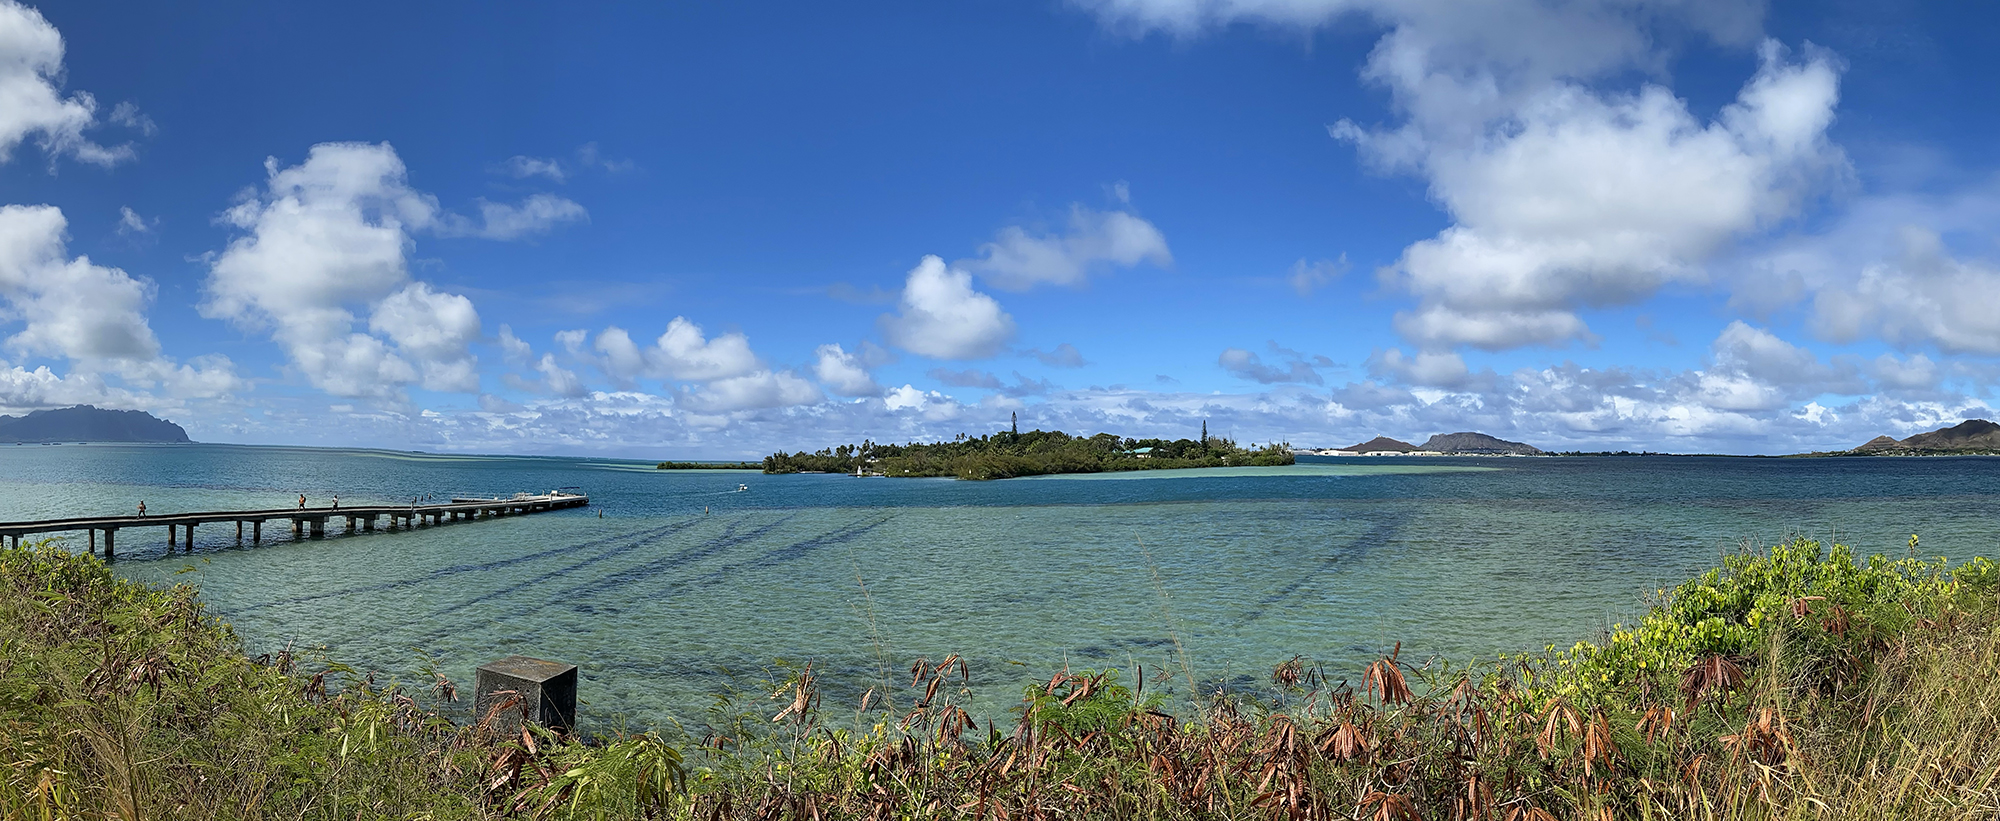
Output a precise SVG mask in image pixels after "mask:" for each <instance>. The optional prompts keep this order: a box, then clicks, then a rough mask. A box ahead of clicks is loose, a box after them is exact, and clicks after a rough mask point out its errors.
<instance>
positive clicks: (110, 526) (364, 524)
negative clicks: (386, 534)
mask: <svg viewBox="0 0 2000 821" xmlns="http://www.w3.org/2000/svg"><path fill="white" fill-rule="evenodd" d="M589 505H590V497H588V496H584V495H582V494H579V493H566V492H561V491H557V492H552V493H549V494H546V495H542V496H529V495H526V494H517V495H515V496H514V497H513V498H509V499H485V498H470V499H467V498H455V499H452V500H451V501H450V502H449V503H443V504H431V505H376V506H368V505H364V506H358V507H341V508H297V509H294V508H278V509H267V510H235V511H227V510H225V511H212V512H206V513H175V514H167V515H160V514H157V513H156V514H154V515H150V516H84V517H76V518H67V519H43V520H36V521H16V522H0V544H5V545H12V546H14V547H15V548H19V547H20V546H21V542H22V540H23V539H25V538H27V537H29V536H34V535H37V534H43V533H65V532H68V533H74V532H76V531H79V530H81V531H83V532H84V533H85V535H86V538H87V539H88V540H89V545H90V550H91V552H93V553H95V552H96V551H97V532H98V531H100V530H101V531H104V556H105V558H107V559H108V558H111V557H112V556H113V555H114V554H115V552H116V550H117V538H116V536H115V534H116V533H117V532H118V530H119V529H120V528H126V527H165V528H166V529H167V547H168V549H169V550H172V549H173V548H174V547H183V548H185V549H186V550H188V551H189V552H192V551H193V550H194V542H195V528H196V527H198V526H200V525H204V524H209V523H224V522H227V523H233V524H235V525H236V543H237V544H242V543H243V524H244V523H245V522H248V523H250V540H251V542H252V543H256V544H262V543H263V541H264V522H266V521H268V520H272V519H276V520H280V521H282V520H285V519H290V520H291V523H292V538H293V539H294V540H300V539H304V538H307V537H308V534H310V537H311V538H314V539H318V538H323V537H325V535H326V522H327V519H329V518H331V517H334V516H340V517H342V518H343V519H344V523H343V524H344V529H345V531H346V532H347V533H354V532H355V530H356V529H357V528H356V525H357V522H358V524H359V529H360V530H362V531H365V532H373V531H375V530H376V524H377V523H378V521H379V520H380V519H381V518H382V517H384V516H386V517H388V519H389V523H388V528H387V529H389V530H396V529H398V527H401V528H403V529H409V530H414V529H416V527H417V526H418V525H419V524H423V525H430V526H437V525H443V524H445V523H447V522H462V521H478V520H479V519H483V518H490V517H493V516H503V515H514V514H520V513H537V512H540V511H544V510H560V509H563V508H571V507H588V506H589ZM183 527H185V528H186V531H185V532H183V531H182V530H181V528H183Z"/></svg>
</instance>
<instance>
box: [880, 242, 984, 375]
mask: <svg viewBox="0 0 2000 821" xmlns="http://www.w3.org/2000/svg"><path fill="white" fill-rule="evenodd" d="M901 308H902V310H901V312H900V313H895V314H884V315H882V317H881V318H880V320H879V322H880V324H881V326H882V333H883V336H885V337H887V338H888V340H889V344H891V345H894V346H896V347H898V348H902V349H903V350H906V351H909V352H911V353H914V354H918V355H920V356H928V357H930V358H932V359H983V358H986V357H989V356H992V355H994V354H995V353H998V352H999V351H1000V349H1001V348H1002V347H1003V346H1005V345H1006V344H1007V342H1008V340H1010V339H1013V338H1014V318H1013V317H1012V316H1009V315H1008V314H1007V313H1006V312H1005V311H1002V310H1000V303H999V302H997V301H995V300H994V299H993V298H992V297H990V296H987V295H985V294H982V293H979V292H978V291H975V290H973V288H972V275H971V274H969V273H966V272H965V271H963V270H960V269H957V268H948V267H946V266H945V264H944V260H942V259H940V258H938V257H936V256H926V257H924V258H923V261H922V262H919V263H917V267H915V268H912V269H910V275H909V279H908V280H907V281H906V282H905V283H904V285H903V295H902V299H901Z"/></svg>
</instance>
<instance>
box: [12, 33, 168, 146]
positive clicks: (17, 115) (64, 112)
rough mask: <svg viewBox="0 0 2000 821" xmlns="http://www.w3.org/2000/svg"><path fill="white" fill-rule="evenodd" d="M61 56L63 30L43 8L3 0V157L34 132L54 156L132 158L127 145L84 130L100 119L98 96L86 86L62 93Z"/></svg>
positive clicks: (134, 110)
mask: <svg viewBox="0 0 2000 821" xmlns="http://www.w3.org/2000/svg"><path fill="white" fill-rule="evenodd" d="M62 61H63V40H62V34H61V33H60V32H58V31H56V27H55V26H52V25H50V24H49V21H48V20H47V19H45V18H43V17H42V14H41V12H39V11H36V10H34V9H32V8H28V7H27V6H23V5H21V4H20V3H17V2H14V0H0V162H6V161H7V160H8V159H10V158H11V157H12V155H13V152H14V149H15V148H16V147H18V146H19V145H20V144H21V143H22V141H24V140H26V139H28V138H29V137H31V136H32V137H34V138H36V141H37V143H38V144H39V145H40V146H41V147H42V150H43V151H45V152H47V153H48V155H49V157H50V160H51V161H53V160H54V159H55V158H56V157H60V156H69V157H74V158H76V159H77V160H80V161H82V162H87V163H92V164H94V165H101V166H105V167H110V166H113V165H116V164H118V163H119V162H121V161H124V160H129V159H132V157H133V156H134V154H133V151H132V147H131V146H129V145H121V146H112V147H108V148H107V147H105V146H102V145H98V144H97V143H94V142H91V141H90V140H89V139H88V138H85V137H84V136H83V132H84V131H85V130H87V129H89V128H90V127H91V126H93V125H95V124H96V119H97V100H96V99H95V98H94V97H92V96H91V95H90V94H89V92H83V91H79V92H76V93H75V94H72V95H70V96H68V97H64V96H62V92H61V91H60V90H59V89H58V88H57V87H56V82H57V80H58V79H60V78H61V77H62V75H63V65H62ZM119 111H123V108H122V107H121V108H120V109H117V110H114V112H113V116H114V118H115V117H117V116H118V112H119ZM131 113H132V114H134V115H136V114H137V110H136V109H133V111H132V112H131Z"/></svg>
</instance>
